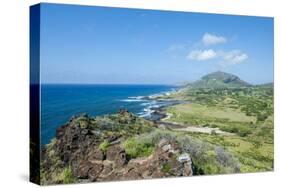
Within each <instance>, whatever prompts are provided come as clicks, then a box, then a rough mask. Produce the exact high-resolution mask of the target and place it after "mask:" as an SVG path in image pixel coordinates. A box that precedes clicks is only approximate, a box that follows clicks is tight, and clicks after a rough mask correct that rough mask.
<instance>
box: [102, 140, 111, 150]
mask: <svg viewBox="0 0 281 188" xmlns="http://www.w3.org/2000/svg"><path fill="white" fill-rule="evenodd" d="M109 146H110V143H109V142H108V141H107V140H105V141H103V142H102V143H101V144H100V145H99V149H100V150H101V151H102V152H103V153H106V151H107V149H108V147H109Z"/></svg>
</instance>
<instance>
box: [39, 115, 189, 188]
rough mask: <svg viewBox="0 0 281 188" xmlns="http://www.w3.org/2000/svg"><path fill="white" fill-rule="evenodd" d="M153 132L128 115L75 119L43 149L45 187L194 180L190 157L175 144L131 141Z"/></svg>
mask: <svg viewBox="0 0 281 188" xmlns="http://www.w3.org/2000/svg"><path fill="white" fill-rule="evenodd" d="M153 129H156V128H155V126H154V124H153V123H151V122H149V121H146V120H144V119H142V118H138V117H136V116H134V115H132V114H131V113H129V112H127V111H121V112H119V113H118V114H116V115H110V116H104V117H96V118H91V117H88V116H87V115H82V116H79V117H74V118H72V119H71V120H70V121H69V122H68V123H67V124H66V125H64V126H62V127H60V128H58V129H57V132H56V138H55V139H53V140H52V142H51V143H50V144H48V145H46V146H45V148H44V149H43V151H42V159H41V180H42V184H57V183H76V182H93V181H113V180H132V179H143V178H145V179H149V178H161V177H170V176H191V175H192V173H193V172H192V162H191V158H190V157H189V155H188V153H185V152H183V151H182V149H181V147H180V145H179V143H177V142H176V141H174V140H170V139H166V138H157V139H156V138H153V139H152V141H150V142H147V141H144V142H140V141H138V140H134V139H131V138H134V137H137V136H139V137H140V138H141V136H140V135H143V134H145V133H149V132H151V131H152V130H153ZM136 143H137V144H136Z"/></svg>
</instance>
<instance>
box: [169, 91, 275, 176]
mask: <svg viewBox="0 0 281 188" xmlns="http://www.w3.org/2000/svg"><path fill="white" fill-rule="evenodd" d="M178 97H181V98H182V99H186V100H188V101H190V103H187V104H180V105H176V106H172V107H169V108H168V109H167V112H168V113H169V114H171V116H170V118H169V119H166V120H165V121H170V122H176V123H180V124H181V125H186V126H198V127H213V128H214V127H217V128H219V129H220V130H222V131H225V132H230V133H233V134H232V135H231V136H225V135H218V134H204V133H195V132H185V133H184V134H186V135H188V136H191V137H192V138H196V139H199V140H201V141H203V142H206V143H209V144H211V145H214V146H220V147H222V148H224V149H225V150H226V151H228V152H230V153H231V154H232V155H233V156H234V157H235V158H236V159H237V160H238V161H239V163H240V170H241V172H257V171H269V170H273V161H274V159H273V156H274V148H273V128H274V127H273V124H274V122H273V88H272V87H271V88H270V87H269V88H262V87H251V88H240V89H230V88H228V89H190V90H185V91H183V92H181V93H179V94H178Z"/></svg>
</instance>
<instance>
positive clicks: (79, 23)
mask: <svg viewBox="0 0 281 188" xmlns="http://www.w3.org/2000/svg"><path fill="white" fill-rule="evenodd" d="M40 55H41V81H42V83H85V84H90V83H99V84H102V83H105V84H175V83H181V82H184V81H194V80H197V79H199V78H200V77H201V76H203V75H205V74H207V73H211V72H214V71H218V70H220V71H225V72H229V73H233V74H235V75H238V76H239V77H240V78H241V79H244V80H245V81H248V82H250V83H254V84H259V83H266V82H272V81H273V19H272V18H264V17H250V16H229V15H218V14H200V13H188V12H171V11H155V10H139V9H120V8H105V7H92V6H72V5H58V4H43V5H42V6H41V53H40Z"/></svg>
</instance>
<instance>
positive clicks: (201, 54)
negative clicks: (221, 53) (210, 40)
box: [187, 49, 217, 61]
mask: <svg viewBox="0 0 281 188" xmlns="http://www.w3.org/2000/svg"><path fill="white" fill-rule="evenodd" d="M215 57H217V53H216V52H215V51H214V50H212V49H209V50H193V51H191V52H190V53H189V54H188V55H187V59H190V60H196V61H205V60H209V59H213V58H215Z"/></svg>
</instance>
